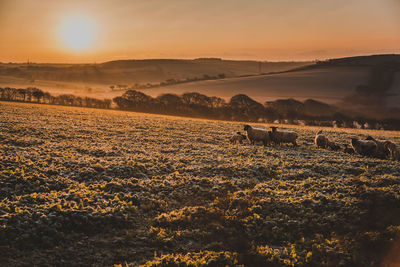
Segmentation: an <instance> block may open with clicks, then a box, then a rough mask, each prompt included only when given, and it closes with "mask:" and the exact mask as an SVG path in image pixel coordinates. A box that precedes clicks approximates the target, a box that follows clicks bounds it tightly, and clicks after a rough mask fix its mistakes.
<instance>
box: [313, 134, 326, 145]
mask: <svg viewBox="0 0 400 267" xmlns="http://www.w3.org/2000/svg"><path fill="white" fill-rule="evenodd" d="M314 143H315V145H316V146H317V147H320V148H325V147H326V145H327V144H328V138H326V136H325V135H323V134H322V130H320V131H318V132H317V134H316V135H315V139H314Z"/></svg>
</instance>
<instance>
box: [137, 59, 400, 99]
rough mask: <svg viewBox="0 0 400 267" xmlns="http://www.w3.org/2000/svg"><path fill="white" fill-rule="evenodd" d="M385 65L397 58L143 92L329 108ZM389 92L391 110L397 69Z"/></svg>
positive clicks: (399, 93) (399, 78) (336, 62)
mask: <svg viewBox="0 0 400 267" xmlns="http://www.w3.org/2000/svg"><path fill="white" fill-rule="evenodd" d="M387 63H393V64H395V65H396V66H399V65H400V55H373V56H360V57H349V58H341V59H332V60H327V61H321V62H317V63H316V64H312V65H308V66H304V67H299V68H297V69H294V70H289V71H284V72H282V73H275V74H266V75H257V76H253V77H238V78H227V79H222V80H213V81H197V82H192V83H187V84H179V85H171V86H164V87H159V88H152V89H146V90H143V91H144V92H146V94H149V95H152V96H157V95H159V94H161V93H167V92H168V93H171V92H174V93H184V92H199V93H203V94H206V95H216V96H219V97H223V98H229V97H231V96H232V95H235V94H241V93H244V94H246V95H248V96H250V97H252V98H254V99H255V100H257V101H260V102H265V101H270V100H275V99H277V98H295V99H299V100H304V99H308V98H312V99H316V100H320V101H323V102H327V103H330V104H333V103H339V102H341V101H342V100H343V98H344V97H346V96H348V95H352V94H353V93H354V92H355V90H356V88H357V86H359V85H361V84H365V83H368V81H369V79H370V76H371V69H372V68H374V67H376V66H380V65H382V64H387ZM389 92H390V98H388V99H387V100H388V104H390V105H391V106H398V105H400V68H398V67H397V69H396V71H395V73H394V79H393V82H392V84H391V85H390V89H389Z"/></svg>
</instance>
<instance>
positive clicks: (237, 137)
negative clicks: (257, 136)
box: [229, 132, 246, 144]
mask: <svg viewBox="0 0 400 267" xmlns="http://www.w3.org/2000/svg"><path fill="white" fill-rule="evenodd" d="M244 140H246V136H245V135H243V134H242V133H241V132H237V133H236V134H235V135H234V136H232V137H231V138H229V141H230V142H231V143H232V144H237V143H239V144H243V141H244Z"/></svg>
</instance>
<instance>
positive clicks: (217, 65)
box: [0, 58, 312, 94]
mask: <svg viewBox="0 0 400 267" xmlns="http://www.w3.org/2000/svg"><path fill="white" fill-rule="evenodd" d="M309 64H312V63H311V62H258V61H235V60H222V59H208V58H205V59H194V60H178V59H176V60H175V59H152V60H118V61H110V62H105V63H101V64H36V63H29V64H16V63H9V64H4V63H0V86H14V87H15V86H21V87H28V86H36V87H40V88H41V89H51V87H53V89H56V90H59V91H64V92H67V93H70V92H68V91H72V90H74V91H81V93H82V94H87V93H91V92H87V87H90V88H92V91H96V92H98V93H101V92H109V91H110V88H109V86H110V85H115V84H124V85H126V86H133V85H135V84H147V83H152V84H158V83H160V82H163V81H166V80H170V79H174V80H185V79H203V78H204V77H215V76H218V75H223V76H224V77H236V76H241V75H255V74H259V73H260V72H276V71H285V70H289V69H293V68H298V67H301V66H305V65H309Z"/></svg>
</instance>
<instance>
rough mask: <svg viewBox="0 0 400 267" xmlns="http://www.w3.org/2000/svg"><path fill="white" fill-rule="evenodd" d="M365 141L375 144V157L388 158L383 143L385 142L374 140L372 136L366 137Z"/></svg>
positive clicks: (387, 151) (388, 153)
mask: <svg viewBox="0 0 400 267" xmlns="http://www.w3.org/2000/svg"><path fill="white" fill-rule="evenodd" d="M365 140H370V141H374V142H375V144H376V146H377V150H376V154H375V157H377V158H382V159H385V158H388V157H389V156H390V152H389V150H388V149H387V148H386V146H385V142H386V141H387V140H376V139H375V138H373V137H372V136H367V138H365Z"/></svg>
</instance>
